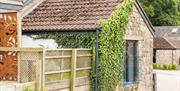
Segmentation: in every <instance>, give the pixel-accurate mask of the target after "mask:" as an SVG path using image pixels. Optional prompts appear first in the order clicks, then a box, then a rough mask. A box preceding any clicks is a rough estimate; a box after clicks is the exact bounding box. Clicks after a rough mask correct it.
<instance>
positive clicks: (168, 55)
mask: <svg viewBox="0 0 180 91" xmlns="http://www.w3.org/2000/svg"><path fill="white" fill-rule="evenodd" d="M179 61H180V49H179V50H156V63H157V64H162V65H163V64H167V65H168V64H175V65H177V66H178V65H179Z"/></svg>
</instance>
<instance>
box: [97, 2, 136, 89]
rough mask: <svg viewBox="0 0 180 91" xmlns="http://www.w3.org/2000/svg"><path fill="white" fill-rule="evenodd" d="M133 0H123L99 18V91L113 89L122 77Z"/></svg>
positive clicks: (119, 83)
mask: <svg viewBox="0 0 180 91" xmlns="http://www.w3.org/2000/svg"><path fill="white" fill-rule="evenodd" d="M134 2H135V1H134V0H125V1H124V2H123V3H122V4H120V5H118V6H117V9H116V10H115V11H114V12H113V13H112V15H111V16H110V18H108V19H107V20H101V21H100V25H101V26H102V30H103V31H102V32H101V34H100V73H99V84H100V86H99V91H113V89H115V88H116V87H117V86H119V85H121V82H122V79H123V61H124V60H123V56H124V49H125V48H124V41H125V39H124V36H125V32H126V29H127V24H128V18H129V15H130V14H131V11H132V7H133V5H134Z"/></svg>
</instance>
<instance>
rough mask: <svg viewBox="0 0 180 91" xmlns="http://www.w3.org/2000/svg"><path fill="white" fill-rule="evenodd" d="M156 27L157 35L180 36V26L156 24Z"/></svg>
mask: <svg viewBox="0 0 180 91" xmlns="http://www.w3.org/2000/svg"><path fill="white" fill-rule="evenodd" d="M154 29H155V36H156V37H180V26H155V27H154ZM173 29H174V30H176V29H177V31H176V32H173Z"/></svg>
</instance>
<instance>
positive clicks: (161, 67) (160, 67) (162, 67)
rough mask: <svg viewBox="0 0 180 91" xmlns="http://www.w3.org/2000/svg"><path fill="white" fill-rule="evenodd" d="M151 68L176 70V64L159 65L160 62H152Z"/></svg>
mask: <svg viewBox="0 0 180 91" xmlns="http://www.w3.org/2000/svg"><path fill="white" fill-rule="evenodd" d="M153 69H159V70H177V67H176V65H174V64H173V65H166V64H164V65H160V64H153Z"/></svg>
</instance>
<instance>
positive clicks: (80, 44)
mask: <svg viewBox="0 0 180 91" xmlns="http://www.w3.org/2000/svg"><path fill="white" fill-rule="evenodd" d="M35 39H54V40H55V41H56V42H57V44H58V47H59V48H92V47H94V45H95V41H96V36H95V34H94V33H89V32H87V33H68V32H67V33H59V32H50V33H49V32H48V33H36V37H35Z"/></svg>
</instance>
